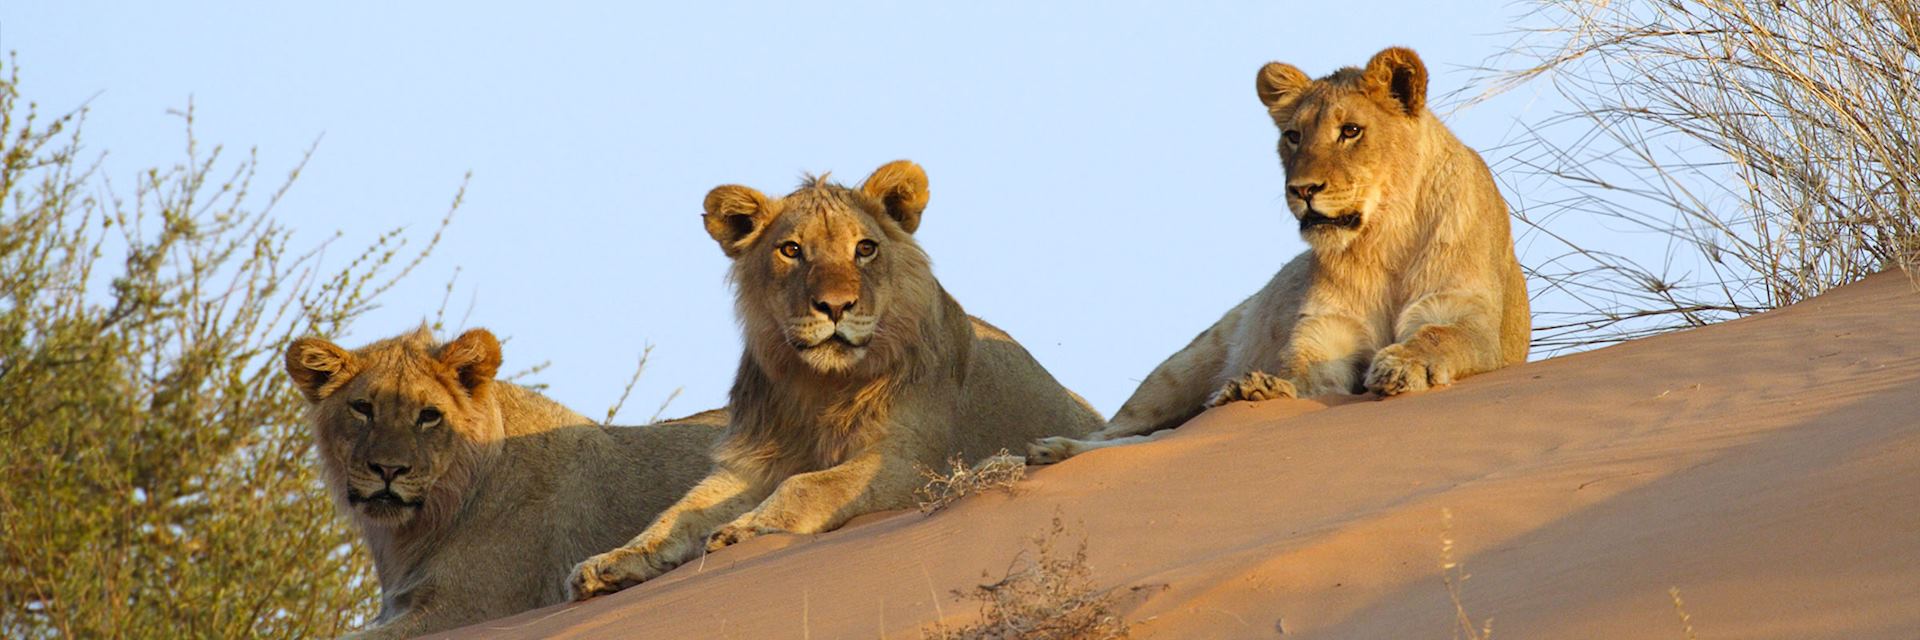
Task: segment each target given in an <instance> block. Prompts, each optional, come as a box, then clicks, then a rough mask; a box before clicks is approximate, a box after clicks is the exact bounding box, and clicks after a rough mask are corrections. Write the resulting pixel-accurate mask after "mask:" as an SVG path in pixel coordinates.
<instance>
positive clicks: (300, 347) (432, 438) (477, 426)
mask: <svg viewBox="0 0 1920 640" xmlns="http://www.w3.org/2000/svg"><path fill="white" fill-rule="evenodd" d="M499 367H500V343H499V342H498V341H496V340H494V337H493V334H491V333H488V332H487V331H486V330H485V329H474V330H471V331H468V332H466V333H465V334H462V335H461V336H460V337H459V338H458V339H455V340H454V341H452V342H448V343H446V344H434V342H433V338H432V336H431V335H430V334H429V333H428V332H427V331H426V329H424V328H423V329H421V330H420V331H417V332H414V333H412V334H409V335H405V336H401V337H397V338H392V339H388V340H383V341H380V342H376V343H373V344H371V345H368V346H366V347H363V348H361V349H358V350H355V351H348V350H346V349H342V348H340V347H339V346H338V345H335V344H333V343H331V342H328V341H326V340H322V339H319V338H302V339H300V340H295V341H294V342H293V344H291V345H288V347H287V354H286V368H287V375H288V376H290V377H292V378H293V383H294V385H295V386H296V387H298V388H299V390H300V393H301V394H302V395H304V396H306V399H307V401H308V402H309V403H310V408H309V412H308V417H309V421H310V423H311V424H312V427H313V429H314V432H313V435H314V444H315V448H316V449H317V450H318V452H319V456H320V463H321V467H322V468H323V469H324V470H325V473H326V477H327V485H328V488H329V490H330V491H332V492H333V494H334V498H335V499H336V500H337V501H339V502H340V503H341V504H342V506H343V508H345V509H346V510H347V511H348V512H350V513H353V514H355V515H356V516H358V518H359V520H360V521H361V522H362V524H364V525H366V526H369V527H385V528H399V527H402V526H406V525H409V524H414V523H422V522H423V523H434V522H439V521H440V519H441V518H443V517H446V516H448V515H451V513H452V512H453V511H455V510H456V509H457V508H458V506H459V503H460V501H461V499H462V498H463V497H464V496H465V493H466V489H467V487H468V485H469V484H470V483H471V482H472V474H473V472H474V470H475V469H477V468H480V467H481V466H482V465H484V464H485V462H486V460H487V459H488V458H489V457H491V456H492V455H494V454H496V453H497V452H498V451H499V447H500V442H501V440H502V438H503V437H504V432H503V429H502V425H501V421H500V415H499V412H498V410H497V408H496V406H495V404H494V402H492V397H491V395H490V394H491V393H492V391H493V384H494V383H493V375H494V372H495V371H496V370H498V369H499Z"/></svg>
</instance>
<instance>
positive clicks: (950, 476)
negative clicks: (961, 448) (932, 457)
mask: <svg viewBox="0 0 1920 640" xmlns="http://www.w3.org/2000/svg"><path fill="white" fill-rule="evenodd" d="M947 465H948V469H947V472H946V473H941V472H939V471H935V470H933V469H928V468H926V467H924V466H922V467H920V475H921V476H923V477H925V478H926V479H927V484H926V485H925V486H922V487H920V488H919V489H915V490H914V492H913V496H914V498H915V499H916V500H918V501H919V503H920V512H921V513H933V512H935V511H939V510H941V509H945V508H947V505H950V504H953V503H954V502H955V501H957V500H959V499H961V498H965V497H967V496H970V495H973V494H976V493H983V492H986V491H992V490H994V489H999V490H1003V491H1007V492H1012V491H1013V486H1014V485H1015V484H1018V483H1019V482H1020V479H1021V478H1025V477H1027V460H1026V458H1022V457H1020V456H1016V455H1013V454H1010V453H1008V452H1007V450H1006V449H1001V450H1000V452H999V453H996V454H993V455H992V456H989V457H988V458H987V459H985V460H981V461H980V462H979V463H978V464H974V465H972V466H968V465H967V462H966V461H965V460H962V459H961V458H960V457H959V456H954V457H952V458H949V459H947Z"/></svg>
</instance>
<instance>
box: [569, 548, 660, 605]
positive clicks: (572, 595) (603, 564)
mask: <svg viewBox="0 0 1920 640" xmlns="http://www.w3.org/2000/svg"><path fill="white" fill-rule="evenodd" d="M662 573H666V569H665V568H662V567H660V566H659V565H658V563H656V562H654V561H653V560H652V559H651V555H650V554H647V553H643V552H639V551H632V550H628V549H614V550H612V551H608V552H606V553H602V554H600V555H597V556H594V557H591V558H587V559H586V561H584V562H581V563H580V564H577V565H574V567H573V575H572V576H570V577H568V578H567V597H568V598H569V599H571V600H585V599H587V598H592V597H594V596H603V595H606V594H609V593H613V592H615V591H619V590H621V589H625V588H627V587H631V586H633V585H636V584H640V583H642V582H645V581H647V580H651V579H653V578H654V577H656V576H659V575H660V574H662Z"/></svg>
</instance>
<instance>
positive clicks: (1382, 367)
mask: <svg viewBox="0 0 1920 640" xmlns="http://www.w3.org/2000/svg"><path fill="white" fill-rule="evenodd" d="M1452 381H1453V376H1452V374H1451V373H1449V372H1448V371H1447V370H1446V369H1445V368H1444V367H1441V366H1439V365H1438V364H1436V363H1433V362H1430V361H1428V360H1427V359H1426V358H1422V357H1420V356H1417V355H1414V354H1412V353H1409V352H1408V349H1406V348H1404V347H1401V346H1400V345H1397V344H1396V345H1392V346H1389V347H1387V348H1385V349H1381V350H1380V353H1378V354H1375V355H1374V356H1373V365H1372V366H1370V367H1368V368H1367V390H1368V391H1372V392H1374V393H1378V394H1380V395H1383V396H1396V395H1400V394H1402V393H1406V392H1408V391H1423V390H1425V389H1427V388H1429V387H1437V386H1441V385H1445V384H1448V383H1450V382H1452Z"/></svg>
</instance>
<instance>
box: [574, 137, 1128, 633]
mask: <svg viewBox="0 0 1920 640" xmlns="http://www.w3.org/2000/svg"><path fill="white" fill-rule="evenodd" d="M926 206H927V176H926V174H925V173H923V172H922V171H921V170H920V167H919V166H917V165H914V164H913V163H911V162H907V161H904V160H903V161H898V162H894V163H891V164H888V165H886V166H883V167H880V168H879V169H878V170H876V171H874V173H873V175H872V176H871V177H869V178H867V180H866V182H865V183H864V184H862V185H861V186H860V188H859V189H848V188H846V187H842V186H840V185H837V184H833V183H830V182H827V181H826V180H824V179H810V180H808V181H807V182H806V184H804V185H802V186H801V187H800V189H799V190H797V191H795V192H793V193H792V194H789V195H788V196H786V197H785V198H779V199H771V198H768V197H766V196H764V195H762V194H761V193H760V192H758V191H755V190H753V189H749V188H746V187H741V186H735V185H728V186H723V187H719V188H716V189H714V190H713V191H712V192H711V193H709V194H707V199H706V215H705V217H704V218H705V222H706V227H707V232H708V233H709V234H710V235H712V236H713V239H714V240H715V241H718V242H719V243H720V248H721V250H722V251H724V252H725V253H726V254H727V256H728V257H730V258H732V259H733V270H732V275H731V278H732V281H733V283H734V286H735V288H736V293H737V296H738V301H737V305H736V308H737V309H738V312H739V316H740V323H741V326H742V328H743V329H744V333H745V336H744V338H745V342H746V350H745V353H744V354H743V355H742V356H741V359H740V370H739V373H738V374H737V375H736V376H735V377H734V381H733V391H732V396H731V399H730V404H729V406H730V407H732V408H733V412H734V413H733V420H732V422H731V423H729V424H728V425H727V432H726V435H725V436H724V437H723V438H722V440H721V442H720V444H719V445H718V446H716V448H715V450H714V462H715V469H714V472H713V475H711V476H708V477H707V478H706V479H705V480H702V481H700V484H699V485H698V486H696V487H694V489H693V490H692V491H691V492H689V493H688V494H687V496H686V497H685V498H684V499H682V500H681V501H680V502H679V503H678V504H675V505H673V506H672V507H670V508H668V509H667V510H666V512H664V513H662V514H660V517H659V519H657V520H655V521H654V522H653V524H652V525H649V526H648V527H647V529H646V531H644V532H642V533H641V534H640V535H639V536H637V537H635V538H634V539H633V541H631V542H629V543H627V545H626V546H624V547H621V548H618V549H614V550H612V551H609V552H607V553H603V554H600V555H598V556H595V557H593V558H590V559H588V560H587V561H586V562H583V563H580V566H579V567H577V568H575V569H574V572H573V578H572V580H571V581H570V582H569V584H568V588H569V589H571V590H572V592H573V594H574V596H575V597H576V598H587V597H591V596H594V595H598V594H603V593H610V592H613V591H617V590H620V589H622V588H625V587H627V586H630V585H633V584H637V583H640V582H642V581H645V580H648V579H651V578H653V577H655V576H658V575H660V574H662V573H665V572H666V571H667V570H669V569H672V568H673V567H675V566H677V565H679V564H680V563H682V562H685V561H687V560H688V559H689V558H691V557H693V556H695V555H697V554H699V553H700V552H701V551H703V550H710V549H717V548H720V547H723V546H726V545H729V544H732V543H735V542H739V541H741V540H745V539H748V538H751V537H754V536H758V535H763V534H768V533H776V532H790V533H816V532H821V531H827V530H831V529H833V528H836V527H839V526H840V525H841V524H842V523H845V522H846V521H847V520H848V519H849V518H852V517H854V516H857V515H860V514H863V513H869V512H873V511H881V510H886V509H898V508H903V507H908V506H911V505H912V504H913V496H912V494H913V490H914V489H915V488H917V487H919V486H921V485H922V484H923V480H922V478H921V476H920V474H919V473H918V472H917V471H916V469H915V467H916V465H925V466H929V467H932V466H937V465H939V464H940V463H941V462H942V461H943V460H945V459H946V458H948V457H949V456H952V455H955V454H959V455H961V456H964V457H966V458H969V459H979V458H982V457H985V456H989V455H991V454H992V453H994V452H995V451H997V450H999V449H1002V448H1010V447H1019V446H1021V445H1023V444H1024V443H1026V442H1028V441H1029V440H1030V439H1031V438H1036V437H1041V436H1046V435H1074V436H1078V435H1083V434H1086V433H1088V432H1090V431H1092V430H1093V429H1095V428H1097V427H1099V426H1100V425H1101V424H1102V420H1101V417H1100V414H1099V413H1097V412H1095V411H1094V410H1093V409H1092V408H1091V407H1089V406H1087V404H1086V402H1084V401H1082V400H1081V399H1080V398H1079V397H1078V396H1075V395H1074V394H1073V393H1072V392H1070V391H1067V390H1066V389H1065V388H1062V387H1061V386H1060V384H1059V383H1058V382H1055V381H1054V379H1053V376H1051V375H1048V374H1047V371H1046V370H1045V369H1042V368H1041V367H1040V364H1039V363H1038V362H1035V361H1034V360H1033V357H1032V356H1030V355H1028V354H1027V351H1026V350H1025V349H1023V348H1021V347H1020V345H1019V344H1018V343H1016V342H1014V341H1013V338H1011V337H1008V336H1007V334H1005V333H1003V332H1001V331H1000V330H999V329H995V328H993V327H992V326H991V325H988V324H987V323H985V322H983V321H981V320H979V319H977V318H972V317H970V316H968V315H967V314H966V312H965V311H962V310H961V309H960V304H959V303H957V302H955V301H954V300H953V298H952V297H951V296H949V295H947V292H946V290H944V289H942V288H941V287H940V282H939V281H938V280H936V279H934V277H933V270H932V267H931V266H930V264H929V263H928V260H927V255H926V253H925V252H924V251H922V250H921V249H920V245H919V244H918V243H916V242H914V239H913V235H912V234H913V231H914V229H916V228H918V227H919V226H920V214H921V211H922V210H923V209H924V208H925V207H926Z"/></svg>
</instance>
